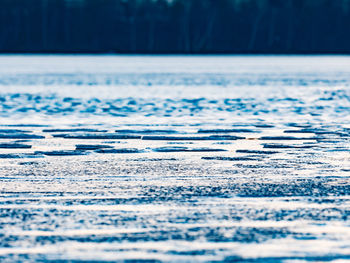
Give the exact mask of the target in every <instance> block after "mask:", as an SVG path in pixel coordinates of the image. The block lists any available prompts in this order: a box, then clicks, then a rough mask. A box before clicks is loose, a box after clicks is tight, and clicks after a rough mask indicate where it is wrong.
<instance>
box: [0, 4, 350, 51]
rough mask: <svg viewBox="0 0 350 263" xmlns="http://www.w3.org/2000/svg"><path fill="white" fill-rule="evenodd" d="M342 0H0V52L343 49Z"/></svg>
mask: <svg viewBox="0 0 350 263" xmlns="http://www.w3.org/2000/svg"><path fill="white" fill-rule="evenodd" d="M349 33H350V0H0V52H66V53H70V52H86V53H94V52H101V53H109V52H113V53H350V34H349Z"/></svg>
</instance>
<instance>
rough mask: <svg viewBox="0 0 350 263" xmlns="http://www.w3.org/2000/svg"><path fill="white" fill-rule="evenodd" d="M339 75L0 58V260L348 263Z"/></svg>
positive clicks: (260, 61) (319, 70) (250, 62)
mask: <svg viewBox="0 0 350 263" xmlns="http://www.w3.org/2000/svg"><path fill="white" fill-rule="evenodd" d="M349 77H350V58H349V57H343V56H336V57H328V56H311V57H303V56H300V57H298V56H296V57H293V56H288V57H284V56H278V57H265V56H246V57H245V56H242V57H241V56H237V57H229V56H227V57H226V56H218V57H215V56H196V57H181V56H174V57H172V56H155V57H149V56H0V125H1V126H0V219H1V220H0V261H4V262H6V261H8V262H13V261H20V262H21V261H26V262H33V261H39V262H41V261H44V262H50V261H53V262H60V261H69V262H77V261H94V260H95V261H113V262H114V261H127V260H136V261H140V260H144V261H151V262H154V261H165V262H169V261H172V262H178V261H187V262H188V261H198V262H204V261H205V262H207V261H211V262H220V261H229V262H347V261H349V260H350V252H349V251H350V245H349V244H350V230H349V229H350V223H349V222H350V221H349V217H350V184H349V182H350V117H349V116H350V87H349V86H350V79H349Z"/></svg>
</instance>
